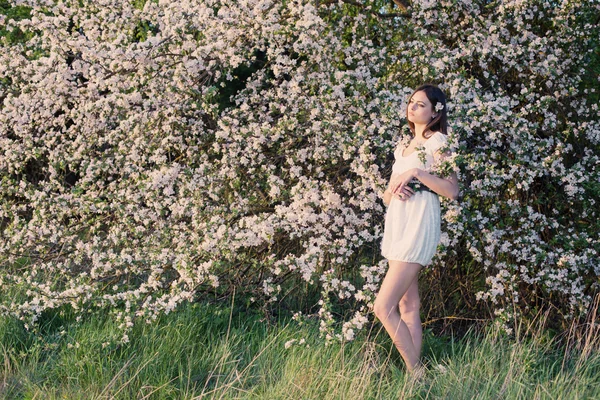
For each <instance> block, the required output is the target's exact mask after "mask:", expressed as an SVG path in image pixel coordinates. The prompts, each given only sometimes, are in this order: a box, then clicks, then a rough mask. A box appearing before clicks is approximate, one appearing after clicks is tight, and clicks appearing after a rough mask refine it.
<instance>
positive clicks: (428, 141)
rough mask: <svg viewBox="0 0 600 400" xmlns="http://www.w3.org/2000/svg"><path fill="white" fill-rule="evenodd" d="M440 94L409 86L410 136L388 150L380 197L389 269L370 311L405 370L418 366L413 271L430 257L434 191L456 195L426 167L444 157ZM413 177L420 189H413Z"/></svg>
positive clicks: (452, 180) (435, 238)
mask: <svg viewBox="0 0 600 400" xmlns="http://www.w3.org/2000/svg"><path fill="white" fill-rule="evenodd" d="M446 110H447V107H446V96H445V95H444V93H443V92H442V91H441V90H440V89H439V88H437V87H436V86H433V85H423V86H421V87H419V88H417V89H416V90H415V92H414V93H413V94H412V96H411V97H410V99H409V103H408V107H407V119H408V125H409V127H410V130H411V132H412V140H411V141H410V142H409V143H408V144H405V145H402V143H401V144H400V145H399V146H397V148H396V150H395V151H394V156H395V159H396V161H395V163H394V166H393V167H392V176H391V178H390V183H389V185H388V188H387V189H386V191H385V192H384V197H383V201H384V203H385V204H386V205H387V206H388V209H387V213H386V217H385V228H384V233H383V241H382V244H381V252H382V255H383V256H384V257H385V258H387V259H388V264H389V269H388V272H387V274H386V276H385V278H384V280H383V282H382V284H381V288H380V290H379V293H378V295H377V298H376V299H375V305H374V311H375V315H376V316H377V318H378V319H379V320H380V321H381V322H382V323H383V326H384V327H385V329H386V331H387V332H388V334H389V335H390V336H391V338H392V341H393V342H394V345H395V346H396V348H397V349H398V351H399V352H400V354H401V356H402V358H403V359H404V362H405V363H406V367H407V369H408V371H409V373H411V374H414V373H416V372H419V371H420V363H419V359H420V355H421V343H422V338H423V331H422V327H421V318H420V315H419V307H420V301H419V291H418V284H417V275H418V274H419V271H420V270H421V268H423V267H424V266H426V265H428V264H429V263H430V262H431V259H432V258H433V256H434V254H435V251H436V248H437V245H438V243H439V241H440V202H439V198H438V195H440V196H444V197H448V198H450V199H456V198H457V197H458V180H457V177H456V174H454V173H452V174H451V175H450V176H448V177H445V178H441V177H439V176H436V175H433V174H431V173H429V172H428V171H427V170H428V169H429V168H430V167H431V166H432V165H433V164H434V163H435V164H437V163H439V162H440V160H441V159H442V158H443V157H445V156H447V154H442V153H441V151H440V149H441V148H443V146H444V144H445V143H446V141H447V139H446V134H447V125H448V123H447V113H446ZM413 179H416V180H418V181H420V184H421V186H422V188H421V189H420V190H413V189H412V188H411V187H410V186H409V183H410V182H411V181H412V180H413Z"/></svg>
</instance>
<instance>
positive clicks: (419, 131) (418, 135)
mask: <svg viewBox="0 0 600 400" xmlns="http://www.w3.org/2000/svg"><path fill="white" fill-rule="evenodd" d="M425 126H426V125H417V124H415V139H416V140H417V141H423V140H425V136H424V135H423V131H424V130H425Z"/></svg>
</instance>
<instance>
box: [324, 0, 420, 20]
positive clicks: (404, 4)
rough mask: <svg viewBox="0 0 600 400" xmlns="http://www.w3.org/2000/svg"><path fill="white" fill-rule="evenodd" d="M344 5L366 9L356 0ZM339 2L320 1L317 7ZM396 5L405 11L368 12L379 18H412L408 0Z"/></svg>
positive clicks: (396, 0)
mask: <svg viewBox="0 0 600 400" xmlns="http://www.w3.org/2000/svg"><path fill="white" fill-rule="evenodd" d="M341 1H342V2H343V3H345V4H350V5H352V6H356V7H359V8H361V9H365V5H364V4H361V3H359V2H357V1H355V0H341ZM337 2H338V0H325V1H323V2H321V1H318V0H317V3H316V4H317V7H319V5H320V4H322V5H329V4H333V3H337ZM394 3H395V4H396V5H397V6H398V7H399V8H400V9H401V10H402V11H403V12H401V13H380V12H377V11H373V10H366V11H368V12H369V13H371V14H373V15H375V16H376V17H378V18H396V17H402V18H408V17H410V13H409V12H408V6H409V3H408V2H407V1H406V0H394Z"/></svg>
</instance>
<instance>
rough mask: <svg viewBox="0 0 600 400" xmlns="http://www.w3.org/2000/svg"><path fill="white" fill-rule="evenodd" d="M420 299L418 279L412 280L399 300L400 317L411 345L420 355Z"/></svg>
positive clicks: (421, 340)
mask: <svg viewBox="0 0 600 400" xmlns="http://www.w3.org/2000/svg"><path fill="white" fill-rule="evenodd" d="M420 308H421V300H420V298H419V280H418V279H415V280H413V282H412V284H411V285H410V287H409V288H408V290H407V291H406V293H405V294H404V296H402V299H401V300H400V317H401V318H402V321H404V323H405V324H406V326H407V327H408V331H409V332H410V336H411V337H412V340H413V345H414V346H415V349H416V350H417V354H419V358H420V356H421V345H422V343H423V327H422V326H421V312H420Z"/></svg>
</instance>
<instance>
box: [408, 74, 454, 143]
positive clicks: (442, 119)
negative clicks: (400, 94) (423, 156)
mask: <svg viewBox="0 0 600 400" xmlns="http://www.w3.org/2000/svg"><path fill="white" fill-rule="evenodd" d="M417 92H424V93H425V95H426V96H427V98H428V99H429V101H430V102H431V107H432V109H433V111H434V112H435V113H436V114H437V116H436V117H435V118H433V119H432V120H431V122H430V123H428V124H427V126H426V127H425V130H424V131H423V136H425V137H430V136H431V134H433V133H434V132H438V131H439V132H442V133H443V134H444V135H447V134H448V113H447V111H448V107H447V106H446V95H445V94H444V92H442V91H441V90H440V88H438V87H437V86H435V85H430V84H426V85H421V86H419V87H418V88H416V89H415V91H414V92H413V94H411V95H410V97H409V99H408V102H409V103H410V99H412V97H413V96H414V95H415V93H417ZM438 104H441V105H442V106H444V108H442V109H441V110H439V111H436V110H435V106H437V105H438ZM438 108H439V106H438ZM408 110H409V108H408V107H406V119H407V120H408ZM408 126H409V128H410V131H411V132H412V134H413V136H414V135H415V124H414V123H412V122H410V121H408ZM427 132H431V133H430V135H429V136H426V134H427Z"/></svg>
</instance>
